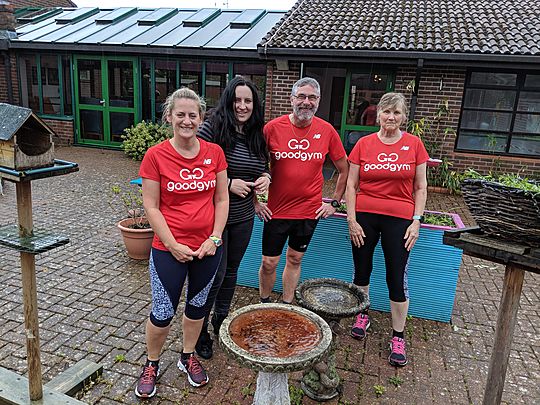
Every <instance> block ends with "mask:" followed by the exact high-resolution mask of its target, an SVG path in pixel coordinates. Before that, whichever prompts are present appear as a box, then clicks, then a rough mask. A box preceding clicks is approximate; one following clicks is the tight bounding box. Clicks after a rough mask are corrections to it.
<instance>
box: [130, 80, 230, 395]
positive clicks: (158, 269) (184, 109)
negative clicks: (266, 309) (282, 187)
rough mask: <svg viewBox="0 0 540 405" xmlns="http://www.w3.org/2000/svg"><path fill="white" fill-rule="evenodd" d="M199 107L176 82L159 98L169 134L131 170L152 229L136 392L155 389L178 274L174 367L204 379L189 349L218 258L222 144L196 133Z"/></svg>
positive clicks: (224, 206) (224, 199)
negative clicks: (178, 340)
mask: <svg viewBox="0 0 540 405" xmlns="http://www.w3.org/2000/svg"><path fill="white" fill-rule="evenodd" d="M204 110H205V106H204V103H203V102H202V100H201V99H200V98H199V96H198V95H197V94H196V93H195V92H194V91H192V90H190V89H188V88H181V89H179V90H176V91H175V92H174V93H172V94H171V95H170V96H169V97H168V98H167V101H166V102H165V104H164V111H163V121H164V122H165V121H166V122H169V123H170V124H171V126H172V129H173V133H174V136H173V137H172V138H171V139H168V140H166V141H163V142H162V143H160V144H158V145H155V146H153V147H151V148H150V149H149V150H148V151H147V152H146V154H145V156H144V159H143V161H142V163H141V168H140V172H139V174H140V175H141V177H142V179H143V180H142V183H143V184H142V191H143V203H144V209H145V211H146V215H147V217H148V220H149V221H150V225H152V229H153V230H154V232H155V237H154V241H153V243H152V253H151V255H150V262H149V270H150V284H151V287H152V310H151V312H150V317H149V319H148V321H147V323H146V348H147V360H146V363H145V365H144V367H143V370H142V373H141V376H140V377H139V381H138V383H137V387H136V388H135V394H136V395H137V396H138V397H141V398H149V397H152V396H154V395H155V393H156V378H157V376H158V374H159V357H160V355H161V350H162V348H163V344H164V343H165V339H166V338H167V335H168V333H169V330H170V324H171V321H172V319H173V317H174V315H175V313H176V309H177V308H178V304H179V302H180V298H181V294H182V288H183V285H184V282H185V281H186V279H187V280H188V288H187V291H186V302H185V309H184V315H183V317H182V339H183V347H182V354H181V356H180V359H179V360H178V368H179V369H180V370H181V371H183V372H185V373H186V374H187V377H188V381H189V383H190V384H191V385H193V386H195V387H199V386H202V385H205V384H206V383H208V375H207V374H206V371H205V370H204V368H203V366H202V364H201V363H200V362H199V360H198V359H197V357H195V355H194V351H195V343H196V342H197V338H198V336H199V333H200V331H201V327H202V324H203V320H204V316H205V314H206V312H207V305H208V304H207V300H208V294H209V292H210V288H211V287H212V284H213V281H214V278H215V275H216V272H217V270H218V267H219V263H220V260H221V255H222V247H221V244H222V240H221V236H222V232H223V228H224V227H225V223H226V221H227V214H228V210H229V194H228V191H227V170H226V168H227V162H226V161H225V155H224V154H223V150H222V149H221V148H220V147H219V146H218V145H216V144H213V143H209V142H206V141H204V140H202V139H198V138H197V136H196V135H197V130H198V128H199V125H200V124H201V123H202V120H203V117H204Z"/></svg>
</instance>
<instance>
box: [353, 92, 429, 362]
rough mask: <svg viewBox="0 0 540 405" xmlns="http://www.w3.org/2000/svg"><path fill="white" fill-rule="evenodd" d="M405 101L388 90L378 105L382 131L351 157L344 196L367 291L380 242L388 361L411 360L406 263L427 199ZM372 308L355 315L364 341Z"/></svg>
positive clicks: (421, 155)
mask: <svg viewBox="0 0 540 405" xmlns="http://www.w3.org/2000/svg"><path fill="white" fill-rule="evenodd" d="M406 121H407V103H406V101H405V97H404V96H403V95H402V94H400V93H387V94H385V95H384V96H383V97H382V98H381V100H380V102H379V104H378V105H377V122H378V123H379V124H380V130H379V131H378V132H376V133H374V134H371V135H368V136H365V137H363V138H361V139H360V140H359V141H358V142H357V143H356V145H355V146H354V148H353V150H352V151H351V153H350V155H349V163H350V168H349V175H348V178H347V188H346V192H345V199H346V202H347V223H348V226H349V234H350V237H351V244H352V252H353V260H354V269H355V272H354V280H353V282H354V284H356V285H358V286H359V287H360V288H361V289H362V290H364V292H365V293H366V294H368V293H369V279H370V276H371V271H372V268H373V252H374V250H375V246H376V245H377V243H378V242H379V239H380V241H381V247H382V250H383V253H384V258H385V264H386V283H387V285H388V291H389V296H390V310H391V314H392V328H393V332H392V340H391V341H390V356H389V358H388V361H389V362H390V364H392V365H393V366H404V365H406V364H407V355H406V352H405V339H404V335H403V331H404V329H405V320H406V317H407V310H408V308H409V294H408V286H407V265H408V261H409V253H410V251H411V249H412V248H413V246H414V244H415V242H416V240H417V239H418V235H419V230H420V223H421V221H422V218H423V217H422V214H423V212H424V207H425V205H426V198H427V179H426V162H427V160H428V159H429V156H428V154H427V152H426V149H425V147H424V145H423V144H422V141H421V140H420V139H419V138H418V137H416V136H414V135H411V134H409V133H407V132H404V131H402V130H401V127H402V126H404V125H405V123H406ZM369 325H370V322H369V315H368V311H367V310H365V311H364V312H362V313H360V314H358V315H357V317H356V320H355V323H354V326H353V327H352V330H351V335H352V336H353V337H354V338H356V339H364V338H365V336H366V331H367V329H368V328H369Z"/></svg>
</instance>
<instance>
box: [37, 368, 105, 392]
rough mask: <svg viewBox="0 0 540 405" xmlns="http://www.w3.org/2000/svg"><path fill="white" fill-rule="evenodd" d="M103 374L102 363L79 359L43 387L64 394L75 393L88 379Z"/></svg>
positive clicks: (92, 379) (93, 378)
mask: <svg viewBox="0 0 540 405" xmlns="http://www.w3.org/2000/svg"><path fill="white" fill-rule="evenodd" d="M101 374H103V365H101V364H96V363H94V362H93V361H90V360H85V359H82V360H79V361H78V362H77V363H76V364H75V365H73V366H72V367H70V368H68V369H67V370H65V371H64V372H62V373H60V374H58V375H57V376H56V377H54V378H53V379H52V380H51V381H49V382H48V383H47V384H45V387H46V388H48V389H51V390H54V391H57V392H61V393H62V394H66V395H70V396H72V395H75V393H77V392H79V391H80V390H82V389H83V388H84V386H85V385H86V384H88V383H89V382H90V381H94V380H96V379H97V378H98V377H99V376H100V375H101Z"/></svg>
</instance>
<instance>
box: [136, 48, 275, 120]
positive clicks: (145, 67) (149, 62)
mask: <svg viewBox="0 0 540 405" xmlns="http://www.w3.org/2000/svg"><path fill="white" fill-rule="evenodd" d="M157 61H167V62H172V63H175V65H176V88H180V86H181V85H182V83H181V79H182V74H183V73H184V72H186V69H185V68H184V69H182V65H183V64H187V63H192V64H200V71H198V72H194V71H191V70H190V71H189V72H190V73H197V74H198V78H197V83H196V86H195V87H196V88H194V89H193V90H194V91H196V92H197V93H198V94H199V95H200V96H201V97H202V98H203V99H204V98H206V87H207V86H206V78H207V64H216V63H227V73H226V77H227V81H226V82H227V83H228V82H229V80H231V78H233V77H234V75H236V74H237V73H236V70H235V65H240V64H241V65H248V64H253V65H256V64H259V65H262V66H264V70H265V72H266V64H265V63H257V62H251V61H249V62H247V61H246V62H239V61H226V62H223V61H220V60H211V59H207V60H202V59H173V58H152V57H141V58H140V62H139V64H140V71H141V77H144V74H145V73H146V72H148V79H149V84H148V87H147V88H146V89H143V86H144V85H143V83H142V80H144V79H142V80H141V82H140V92H139V94H140V95H141V98H142V100H141V101H142V102H141V103H140V114H139V115H140V116H141V117H143V119H145V120H150V121H152V122H159V121H160V120H161V117H160V116H159V115H160V114H159V111H157V110H158V105H157V104H156V62H157ZM189 87H192V86H189ZM223 88H224V87H221V90H220V95H221V94H222V93H223ZM259 90H260V91H261V93H259V94H262V95H263V96H262V97H261V103H262V104H263V107H264V102H265V99H264V94H265V91H266V73H265V76H264V83H263V88H262V89H259ZM147 91H148V92H149V94H148V97H149V98H148V99H149V100H150V108H149V109H148V110H147V111H143V102H144V100H145V99H146V98H145V97H144V94H146V92H147ZM167 95H168V94H167ZM211 107H214V106H211Z"/></svg>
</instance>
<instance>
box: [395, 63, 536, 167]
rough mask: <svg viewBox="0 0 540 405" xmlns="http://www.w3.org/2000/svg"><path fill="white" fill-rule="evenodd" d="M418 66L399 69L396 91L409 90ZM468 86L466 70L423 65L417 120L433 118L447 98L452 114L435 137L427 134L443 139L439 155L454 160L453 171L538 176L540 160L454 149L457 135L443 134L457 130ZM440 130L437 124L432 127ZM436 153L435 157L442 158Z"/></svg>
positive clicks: (406, 91) (441, 124) (405, 92)
mask: <svg viewBox="0 0 540 405" xmlns="http://www.w3.org/2000/svg"><path fill="white" fill-rule="evenodd" d="M415 74H416V69H415V68H412V67H407V68H400V69H398V70H397V72H396V83H395V89H396V91H399V92H402V93H404V94H409V101H410V93H409V92H408V90H407V89H406V87H407V85H408V84H409V83H410V82H411V80H413V79H414V78H415ZM464 85H465V69H455V68H424V70H423V72H422V79H421V81H420V85H419V89H418V101H417V106H416V113H415V117H414V118H415V119H416V120H418V119H420V118H422V117H427V118H429V119H430V120H432V119H433V117H434V115H435V114H436V112H437V110H438V109H439V105H440V103H441V101H442V100H444V99H447V100H448V107H449V110H450V114H449V115H448V116H447V117H444V118H443V119H441V120H440V125H439V131H438V134H437V135H436V136H435V137H433V136H432V137H430V136H428V139H430V140H432V141H433V140H436V141H439V142H441V152H440V156H445V157H447V158H448V160H449V161H451V162H452V164H453V168H454V170H456V171H458V172H463V171H464V170H465V169H467V168H473V169H475V170H477V171H479V172H482V173H487V172H489V171H490V170H500V171H506V172H518V171H519V172H520V173H522V174H523V175H525V176H536V177H538V173H539V172H540V160H539V159H531V158H523V157H519V158H516V157H504V156H489V155H480V154H475V153H462V152H455V151H454V145H455V141H456V135H455V133H454V134H448V135H446V136H445V135H444V130H445V128H451V129H452V130H454V131H457V129H458V123H459V115H460V111H461V101H462V97H463V90H464ZM432 128H433V129H434V131H432V132H437V131H436V127H434V126H432ZM440 156H434V157H440Z"/></svg>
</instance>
